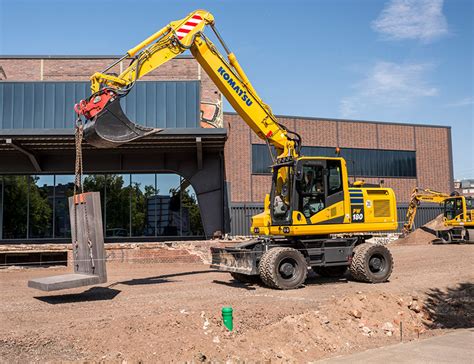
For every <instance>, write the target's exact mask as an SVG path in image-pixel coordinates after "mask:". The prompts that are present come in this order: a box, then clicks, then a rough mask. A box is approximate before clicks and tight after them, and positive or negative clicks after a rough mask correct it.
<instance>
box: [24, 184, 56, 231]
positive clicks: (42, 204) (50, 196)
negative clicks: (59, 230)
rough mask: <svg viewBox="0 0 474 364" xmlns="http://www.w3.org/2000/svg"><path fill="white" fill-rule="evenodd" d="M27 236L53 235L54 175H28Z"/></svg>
mask: <svg viewBox="0 0 474 364" xmlns="http://www.w3.org/2000/svg"><path fill="white" fill-rule="evenodd" d="M28 178H29V180H30V183H29V185H30V190H29V209H28V210H29V219H28V222H29V227H28V228H29V237H30V238H52V237H53V205H54V176H52V175H49V176H28Z"/></svg>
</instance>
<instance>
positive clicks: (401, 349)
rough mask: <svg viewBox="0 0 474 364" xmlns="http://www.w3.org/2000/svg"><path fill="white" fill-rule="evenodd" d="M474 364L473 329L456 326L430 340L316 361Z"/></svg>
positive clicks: (334, 363)
mask: <svg viewBox="0 0 474 364" xmlns="http://www.w3.org/2000/svg"><path fill="white" fill-rule="evenodd" d="M384 362H385V363H400V364H412V363H413V364H415V363H416V364H418V363H458V364H464V363H466V364H468V363H469V364H472V363H474V328H472V329H459V330H456V331H454V332H452V333H449V334H446V335H443V336H436V337H432V338H429V339H424V340H418V341H411V342H409V343H401V344H397V345H391V346H385V347H382V348H378V349H372V350H367V351H364V352H361V353H357V354H353V355H346V356H338V357H335V358H330V359H325V360H320V361H318V363H328V364H339V363H341V364H342V363H344V364H347V363H352V364H358V363H360V364H362V363H364V364H367V363H369V364H370V363H384Z"/></svg>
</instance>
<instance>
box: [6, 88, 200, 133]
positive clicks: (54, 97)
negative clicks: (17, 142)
mask: <svg viewBox="0 0 474 364" xmlns="http://www.w3.org/2000/svg"><path fill="white" fill-rule="evenodd" d="M89 95H90V83H89V82H0V129H70V128H72V127H73V125H74V120H75V115H74V110H73V106H74V104H75V103H77V102H78V101H80V100H81V99H85V98H86V97H88V96H89ZM121 102H122V107H123V110H124V112H125V113H126V114H127V116H128V117H129V118H130V120H132V121H134V122H137V123H139V124H142V125H146V126H149V127H156V128H199V118H200V114H199V113H200V111H199V106H200V105H199V102H200V83H199V81H144V82H137V84H136V85H135V87H134V88H133V89H132V91H130V93H129V94H128V95H127V97H125V98H123V99H122V100H121Z"/></svg>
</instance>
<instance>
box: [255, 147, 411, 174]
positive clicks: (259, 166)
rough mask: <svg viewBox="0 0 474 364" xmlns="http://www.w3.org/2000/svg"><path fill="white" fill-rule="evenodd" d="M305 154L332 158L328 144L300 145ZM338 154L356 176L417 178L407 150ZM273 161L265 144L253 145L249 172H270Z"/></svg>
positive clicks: (354, 151)
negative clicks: (318, 145)
mask: <svg viewBox="0 0 474 364" xmlns="http://www.w3.org/2000/svg"><path fill="white" fill-rule="evenodd" d="M301 152H302V154H303V155H306V156H325V157H335V149H334V148H330V147H303V148H302V150H301ZM341 156H342V157H343V158H344V159H345V160H346V162H347V170H348V173H349V175H350V176H358V177H416V152H414V151H406V150H381V149H357V148H343V149H342V152H341ZM271 164H272V160H271V157H270V154H269V151H268V147H267V146H266V145H262V144H253V145H252V173H255V174H260V173H268V174H269V173H270V168H269V167H270V165H271Z"/></svg>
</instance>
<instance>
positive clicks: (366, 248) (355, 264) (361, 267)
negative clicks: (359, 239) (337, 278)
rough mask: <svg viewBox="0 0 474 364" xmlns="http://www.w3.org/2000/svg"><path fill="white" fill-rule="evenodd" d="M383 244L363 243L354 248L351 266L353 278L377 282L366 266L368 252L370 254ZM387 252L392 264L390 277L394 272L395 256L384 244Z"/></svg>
mask: <svg viewBox="0 0 474 364" xmlns="http://www.w3.org/2000/svg"><path fill="white" fill-rule="evenodd" d="M378 246H381V245H375V244H371V243H363V244H360V245H358V246H356V247H355V248H354V255H353V257H352V263H351V265H350V267H349V270H350V272H351V275H352V278H354V279H355V280H357V281H361V282H367V283H376V282H375V281H374V280H373V278H372V277H371V276H370V272H368V271H367V270H366V268H365V262H366V260H367V254H369V252H370V250H372V249H374V247H378ZM382 247H383V248H384V249H385V250H386V252H387V253H388V256H389V259H390V261H391V264H390V272H389V274H388V277H390V275H391V274H392V270H393V257H392V253H391V252H390V250H389V249H387V248H386V247H385V246H382Z"/></svg>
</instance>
